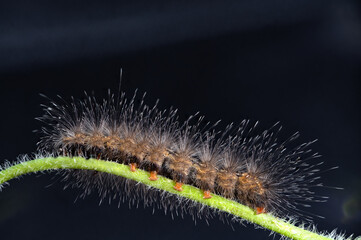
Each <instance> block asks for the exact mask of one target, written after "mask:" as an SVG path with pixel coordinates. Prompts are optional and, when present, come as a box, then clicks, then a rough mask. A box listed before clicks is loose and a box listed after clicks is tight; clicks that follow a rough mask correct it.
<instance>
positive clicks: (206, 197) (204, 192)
mask: <svg viewBox="0 0 361 240" xmlns="http://www.w3.org/2000/svg"><path fill="white" fill-rule="evenodd" d="M210 198H212V195H211V191H209V190H206V191H203V199H210Z"/></svg>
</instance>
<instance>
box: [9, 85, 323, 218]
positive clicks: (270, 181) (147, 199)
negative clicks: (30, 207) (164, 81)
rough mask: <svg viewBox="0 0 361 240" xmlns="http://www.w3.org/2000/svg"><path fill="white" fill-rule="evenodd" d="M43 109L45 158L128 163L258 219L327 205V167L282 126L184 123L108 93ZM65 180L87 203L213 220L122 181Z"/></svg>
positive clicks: (88, 173)
mask: <svg viewBox="0 0 361 240" xmlns="http://www.w3.org/2000/svg"><path fill="white" fill-rule="evenodd" d="M43 109H44V112H45V113H44V115H43V116H42V117H40V118H38V119H39V120H40V121H42V122H44V124H45V126H44V127H43V128H42V129H41V131H40V132H41V134H42V136H41V139H40V141H39V143H38V151H39V152H40V153H41V154H42V156H51V157H62V156H65V157H71V158H72V157H73V159H74V161H76V159H77V157H83V158H85V159H89V160H88V161H91V159H99V160H100V159H101V160H105V161H108V162H115V163H121V164H126V165H128V167H129V170H130V171H131V172H132V174H137V171H140V170H142V171H147V172H149V178H148V179H149V180H150V181H152V182H157V181H159V176H160V175H161V176H164V177H166V178H168V179H172V180H173V189H174V190H176V191H178V192H182V191H183V187H184V185H185V184H186V185H191V186H194V187H197V188H199V189H200V190H201V191H202V192H203V193H202V194H203V199H204V201H211V200H212V198H213V197H215V196H216V195H217V196H222V197H223V198H225V199H229V200H232V201H235V202H239V203H241V204H243V205H246V206H248V207H250V208H251V209H253V210H254V214H255V215H262V214H265V213H271V214H272V215H275V216H279V217H282V218H285V219H290V218H292V219H297V218H301V219H302V220H310V219H311V218H312V214H310V213H307V212H305V211H304V210H303V208H302V207H308V206H309V205H308V204H309V202H322V201H325V197H323V196H319V195H316V194H314V192H313V191H312V190H311V189H313V188H315V187H322V183H321V182H320V180H319V178H320V176H319V172H320V170H319V166H320V165H321V164H322V162H319V161H317V158H318V157H319V155H318V154H317V153H315V152H313V151H312V149H311V148H310V146H311V144H312V143H313V141H311V142H307V143H303V144H297V142H296V140H297V138H298V137H299V134H298V133H295V134H293V135H291V136H290V137H289V138H287V139H284V140H279V137H278V134H279V132H280V131H281V126H280V125H279V124H278V123H277V124H275V125H274V126H272V127H271V128H269V129H267V130H264V131H261V132H259V131H258V126H257V125H258V123H255V124H251V123H250V121H249V120H243V121H242V122H241V123H240V124H238V125H237V124H235V126H234V124H229V125H228V126H227V127H226V128H225V129H222V128H219V126H218V124H217V123H214V124H211V123H208V122H206V121H205V120H204V118H203V117H200V116H198V114H194V115H192V116H190V117H188V118H187V119H186V120H184V121H182V120H181V119H180V117H179V116H178V110H176V109H166V110H160V109H159V108H158V104H157V103H156V104H155V105H151V106H149V105H147V104H145V101H144V96H141V97H138V95H137V94H134V95H133V97H131V98H130V99H128V98H127V97H126V96H125V94H124V93H122V94H121V95H120V96H119V98H118V97H115V96H114V95H113V94H111V93H110V92H109V94H108V97H107V98H106V99H103V100H98V99H96V98H95V97H94V96H92V95H91V96H89V95H86V97H85V99H84V100H76V99H72V100H71V102H70V103H68V102H66V101H65V100H63V99H62V98H60V100H58V101H51V102H50V103H49V104H47V105H43ZM26 160H28V159H25V163H26ZM50 160H51V159H50ZM54 161H55V160H54ZM21 162H24V161H21ZM7 167H9V166H6V167H5V171H6V168H7ZM60 173H61V174H63V178H64V180H65V181H66V184H67V186H70V187H77V188H81V189H83V190H84V192H83V193H82V195H81V197H85V196H87V195H88V194H90V193H92V192H93V191H98V194H99V196H100V198H101V201H102V200H104V199H106V198H107V199H109V200H111V199H114V198H120V199H122V200H125V199H126V200H128V201H129V202H130V204H137V203H138V202H144V204H145V205H150V206H158V207H162V208H165V209H169V210H170V211H172V210H175V211H177V210H178V209H180V210H181V211H186V212H189V213H191V214H194V215H196V216H198V215H201V216H202V217H207V216H209V215H212V214H213V212H212V210H213V209H208V207H207V205H202V204H199V203H194V202H192V201H188V199H186V198H182V197H179V196H176V195H174V194H171V193H169V192H165V191H159V190H157V189H155V188H151V187H148V186H146V185H143V184H142V183H138V182H136V181H133V180H129V179H126V178H122V177H119V176H117V175H113V174H109V173H104V172H101V171H94V170H84V169H70V170H69V169H67V170H62V171H60ZM208 210H210V211H208ZM235 211H237V209H236V210H235ZM216 213H219V212H216Z"/></svg>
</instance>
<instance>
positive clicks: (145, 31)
mask: <svg viewBox="0 0 361 240" xmlns="http://www.w3.org/2000/svg"><path fill="white" fill-rule="evenodd" d="M360 10H361V6H360V3H359V2H358V1H313V0H302V1H271V0H263V1H261V0H256V1H254V0H252V1H251V0H249V1H191V2H188V3H186V2H180V1H163V2H162V1H144V2H132V1H124V2H120V1H114V2H113V3H108V4H105V3H101V4H99V3H96V2H95V1H87V2H86V3H85V2H83V3H75V2H73V1H63V2H62V4H54V3H53V2H52V1H44V2H42V3H41V2H40V3H39V2H38V3H34V2H33V1H24V2H16V1H14V2H11V1H7V2H6V3H5V2H2V3H1V4H0V87H1V94H0V103H1V113H2V114H1V118H0V122H1V124H0V126H1V138H0V141H1V142H0V146H1V151H0V159H9V160H15V159H16V157H17V156H18V155H19V154H21V153H31V152H34V151H35V149H36V142H37V141H38V139H39V136H38V135H36V134H35V133H33V132H32V130H34V129H39V128H40V126H41V124H40V123H39V122H37V121H36V120H34V118H35V117H37V116H40V115H41V114H42V111H41V108H40V106H39V105H40V103H43V102H44V101H45V100H44V99H43V98H41V97H40V96H39V93H44V94H46V95H47V96H49V97H51V98H55V96H56V95H57V94H59V95H61V96H63V97H65V98H67V99H69V97H70V96H75V97H83V91H84V90H86V91H89V92H91V91H93V90H94V92H95V94H96V95H97V96H99V97H102V96H105V94H106V90H107V89H108V88H110V89H112V90H113V91H114V92H116V91H117V89H118V82H119V69H120V68H123V82H122V90H123V91H125V92H127V93H128V94H129V95H130V94H132V93H133V92H134V90H135V89H137V88H138V89H139V91H140V92H145V91H146V92H147V93H148V96H147V100H148V101H147V102H148V103H153V102H154V101H155V100H156V99H158V98H159V99H160V100H161V102H160V107H161V108H166V107H170V106H175V107H177V108H179V109H180V113H181V115H182V116H187V115H189V114H192V113H194V112H196V111H200V112H201V113H202V114H204V115H205V116H206V119H207V120H209V121H216V120H218V119H222V122H223V123H224V124H226V123H229V122H236V123H238V122H240V121H241V120H242V119H244V118H249V119H251V120H253V121H256V120H259V121H260V122H261V125H260V128H263V129H266V128H268V127H270V126H271V125H272V124H273V123H275V122H276V121H281V122H282V124H283V125H284V131H283V134H284V136H289V135H290V134H292V133H293V132H295V131H300V132H301V140H302V141H309V140H313V139H316V138H317V139H319V141H318V142H317V143H315V144H314V149H315V150H316V151H318V152H320V153H321V154H322V155H323V157H322V160H323V161H325V166H324V168H325V169H326V168H329V167H333V166H339V169H337V170H334V171H331V172H326V173H324V174H322V177H323V182H324V183H325V185H329V186H339V187H343V188H344V190H335V189H320V190H319V191H318V193H322V194H326V195H328V196H330V199H329V201H328V202H327V203H322V204H313V207H312V209H311V211H312V212H313V213H315V214H320V215H322V216H324V217H325V219H316V223H317V227H318V228H319V229H320V230H328V231H330V230H333V229H335V228H338V229H339V230H342V231H346V233H347V234H351V233H355V234H356V235H361V188H360V186H361V176H360V170H361V163H360V162H361V156H360V155H361V154H360V146H361V144H360V142H361V134H360V133H361V131H360V123H361V118H360V117H361V115H360V109H361V108H360V106H361V104H360V102H361V101H360V93H361V91H360V80H361V14H360ZM1 161H2V160H1ZM51 176H52V175H51V174H40V175H31V176H25V177H22V178H21V181H17V180H12V181H11V183H10V184H11V185H10V186H8V187H6V188H5V189H4V190H3V191H2V192H1V193H0V236H1V239H129V238H131V237H133V238H136V239H170V238H172V239H183V240H184V239H201V238H207V239H230V238H234V239H268V234H269V232H268V231H262V230H255V229H254V227H253V226H251V225H247V227H245V226H242V225H240V224H237V223H235V224H233V227H234V230H232V228H231V227H230V226H229V225H227V224H223V223H222V222H221V221H219V220H218V219H214V220H211V221H210V226H207V224H206V222H205V221H203V220H200V221H197V224H196V225H195V224H194V223H193V221H192V219H191V217H190V216H185V218H184V219H182V218H181V217H175V219H174V220H172V217H171V216H170V215H169V214H168V215H164V214H163V212H162V211H159V210H158V211H155V213H154V214H153V213H152V209H150V208H146V209H143V208H142V207H140V208H133V209H129V208H128V205H127V204H123V205H121V206H120V208H119V209H118V208H117V204H111V205H108V204H102V205H101V206H98V198H97V196H95V195H93V196H91V197H88V198H86V199H85V200H79V201H76V202H75V203H74V199H75V198H76V196H77V194H78V190H66V191H63V190H62V187H63V184H62V183H59V182H56V181H54V180H53V179H52V177H51ZM51 183H53V184H52V185H51V186H50V187H46V186H48V185H49V184H51Z"/></svg>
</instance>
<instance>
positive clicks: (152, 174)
mask: <svg viewBox="0 0 361 240" xmlns="http://www.w3.org/2000/svg"><path fill="white" fill-rule="evenodd" d="M149 180H150V181H157V180H158V177H157V171H151V172H150V177H149Z"/></svg>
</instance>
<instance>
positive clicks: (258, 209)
mask: <svg viewBox="0 0 361 240" xmlns="http://www.w3.org/2000/svg"><path fill="white" fill-rule="evenodd" d="M265 212H266V209H265V208H264V207H256V214H257V215H258V214H261V213H265Z"/></svg>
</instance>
